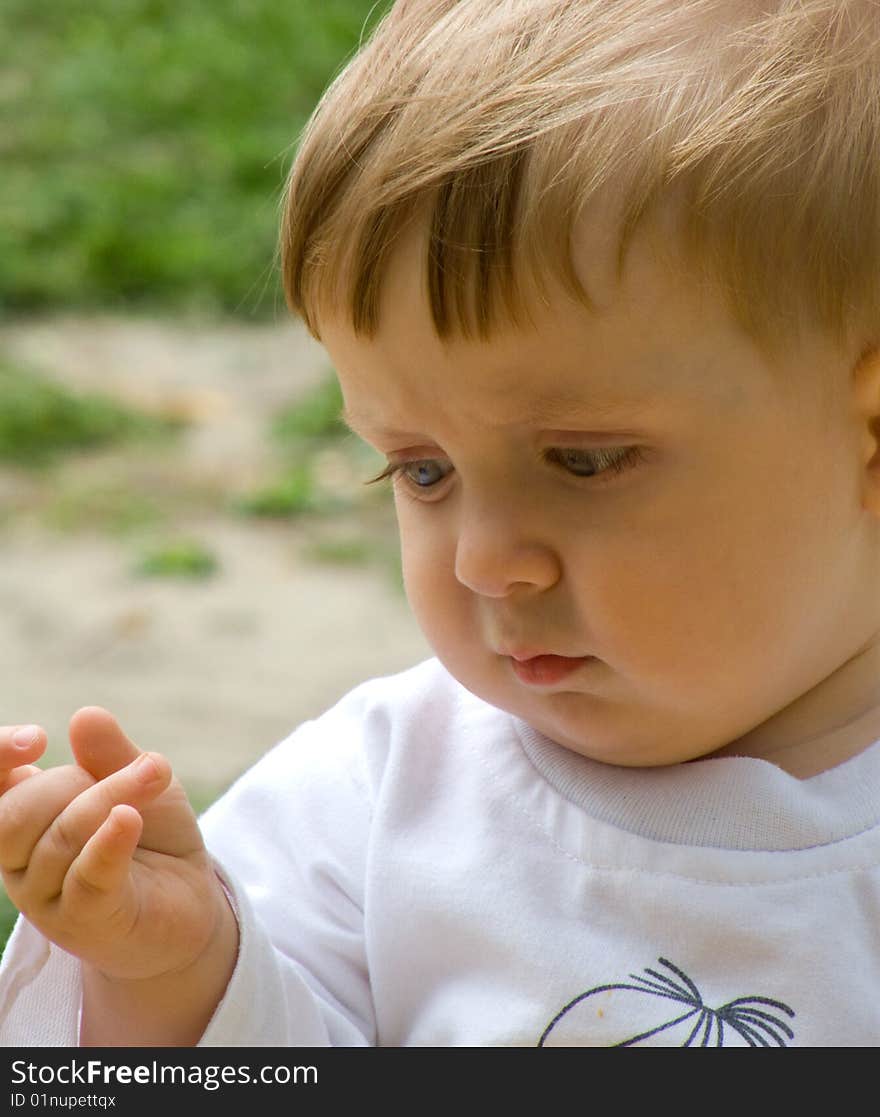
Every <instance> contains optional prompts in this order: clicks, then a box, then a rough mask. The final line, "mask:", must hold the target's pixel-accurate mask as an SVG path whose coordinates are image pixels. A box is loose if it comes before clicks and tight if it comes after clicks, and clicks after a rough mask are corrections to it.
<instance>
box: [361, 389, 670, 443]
mask: <svg viewBox="0 0 880 1117" xmlns="http://www.w3.org/2000/svg"><path fill="white" fill-rule="evenodd" d="M656 404H657V397H656V396H650V397H644V398H641V399H638V400H636V399H632V398H630V399H625V398H620V399H605V400H585V399H584V398H583V397H582V396H551V397H546V398H543V399H539V400H536V401H534V403H532V404H531V405H530V408H529V411H528V414H527V415H526V416H524V417H516V418H514V419H510V420H508V421H506V422H505V423H503V424H499V425H503V426H505V427H510V428H516V427H525V426H531V425H532V424H534V423H538V424H540V425H541V426H546V427H551V428H555V427H557V426H560V427H565V425H566V423H567V422H569V423H570V422H571V420H572V419H575V420H576V421H577V422H578V423H589V422H594V421H598V422H607V421H609V420H612V419H620V420H623V419H627V420H630V421H636V422H638V421H639V420H641V419H642V418H644V417H645V416H646V415H647V414H649V413H653V412H654V411H655V410H656ZM339 417H340V419H341V420H342V422H343V423H345V425H346V426H347V427H348V429H349V430H350V431H352V432H353V433H354V434H358V433H359V432H360V430H362V429H365V430H370V431H372V432H374V433H376V434H383V435H405V434H410V433H412V432H411V431H405V430H403V429H400V428H397V427H392V426H386V425H385V424H384V422H383V421H382V420H381V419H379V418H378V416H377V417H375V418H374V417H373V416H371V415H369V414H367V413H364V414H358V413H357V412H356V411H353V410H350V409H349V408H347V407H345V406H343V408H342V410H341V411H340V414H339Z"/></svg>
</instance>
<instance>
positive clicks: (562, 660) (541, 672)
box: [509, 655, 592, 686]
mask: <svg viewBox="0 0 880 1117" xmlns="http://www.w3.org/2000/svg"><path fill="white" fill-rule="evenodd" d="M509 659H510V664H511V668H512V669H513V673H514V675H516V677H517V678H518V679H519V681H520V682H521V683H525V684H526V686H553V685H554V684H556V683H560V682H562V680H563V679H566V678H567V677H568V676H569V675H571V674H572V672H574V671H577V669H578V668H579V667H583V665H584V664H585V663H589V662H590V660H591V659H592V656H588V655H584V656H567V655H533V656H529V657H527V658H524V657H521V656H516V655H512V656H510V657H509Z"/></svg>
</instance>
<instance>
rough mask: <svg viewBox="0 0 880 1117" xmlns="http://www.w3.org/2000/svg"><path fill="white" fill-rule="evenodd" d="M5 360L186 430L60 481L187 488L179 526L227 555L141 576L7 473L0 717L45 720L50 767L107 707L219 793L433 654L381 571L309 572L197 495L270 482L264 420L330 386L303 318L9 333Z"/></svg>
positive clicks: (121, 554) (2, 483) (282, 547)
mask: <svg viewBox="0 0 880 1117" xmlns="http://www.w3.org/2000/svg"><path fill="white" fill-rule="evenodd" d="M0 352H5V353H7V354H9V355H10V356H13V357H15V358H16V359H18V360H21V361H26V362H28V363H31V364H33V365H34V366H36V367H39V368H40V369H41V370H42V371H44V372H48V373H51V374H52V375H53V376H56V377H58V378H59V379H60V380H62V381H63V382H65V383H67V384H68V385H71V386H73V387H79V388H99V389H101V390H103V391H110V392H113V393H115V394H116V395H117V396H119V397H120V398H122V399H125V400H128V401H130V402H132V403H136V404H138V405H139V406H141V407H145V408H147V409H152V410H157V411H161V412H163V413H166V414H169V413H173V414H179V415H182V416H184V417H185V418H187V419H188V420H189V423H190V426H189V428H188V430H187V432H186V434H185V437H184V438H182V439H181V440H180V442H179V444H178V445H177V446H176V447H175V448H174V449H173V450H168V451H165V452H163V453H162V454H161V455H160V456H159V458H158V459H157V457H156V454H155V451H153V452H152V456H151V455H150V454H147V455H146V456H143V457H142V458H141V459H140V460H139V459H137V456H136V455H135V457H134V459H131V458H127V459H123V458H122V457H120V456H119V455H118V454H117V455H115V456H114V455H113V454H110V455H105V456H103V457H102V456H98V457H97V458H94V459H92V460H84V461H79V462H76V463H73V464H71V465H70V466H69V467H65V471H64V472H63V473H62V475H61V477H62V481H63V482H64V483H67V481H69V480H70V479H71V477H73V475H74V474H77V471H78V475H79V477H80V480H81V481H84V479H85V480H89V481H90V482H91V483H92V484H94V483H95V477H96V474H100V475H102V476H105V477H106V476H107V475H108V474H109V475H116V474H120V473H126V476H128V477H131V476H138V477H139V478H140V480H143V479H144V477H146V478H147V480H150V479H152V480H153V481H154V482H155V483H156V485H157V487H158V488H159V489H162V488H163V486H164V490H165V491H169V489H170V488H173V489H174V490H175V491H176V492H178V493H179V492H186V493H189V494H190V496H191V498H192V499H190V501H189V502H188V503H186V502H184V505H183V507H184V508H185V509H187V511H186V512H185V513H183V514H184V515H185V518H186V519H187V523H186V525H185V526H186V527H187V528H188V529H189V530H190V533H191V534H197V536H198V538H199V540H200V541H202V542H203V543H206V544H207V545H209V546H210V548H211V549H212V550H213V551H214V553H215V554H216V555H217V557H218V559H219V569H218V572H217V574H215V575H214V576H212V577H210V578H208V579H205V580H200V581H180V580H174V579H167V578H163V579H144V578H142V577H137V576H136V575H135V574H134V573H133V571H132V565H131V554H130V549H129V548H130V543H129V542H126V541H125V540H120V539H117V538H113V537H108V536H107V535H106V534H101V533H99V532H94V531H92V532H90V531H87V530H77V531H73V532H70V531H67V532H58V531H57V530H53V529H51V528H50V527H47V526H46V524H45V522H44V518H43V517H41V516H40V515H39V514H38V512H39V508H40V507H41V505H42V504H43V503H45V501H46V499H47V497H46V494H45V492H44V491H43V490H42V489H41V487H40V486H41V485H43V486H44V485H45V482H38V481H34V480H33V479H32V478H30V477H28V476H27V475H25V474H24V473H19V472H17V471H9V470H6V471H2V472H0V507H5V508H6V510H7V517H6V519H5V521H4V522H3V525H2V528H0V542H2V546H3V557H2V562H0V680H2V682H0V690H2V699H3V711H2V715H0V722H2V723H5V724H14V723H20V722H25V721H38V722H40V723H41V724H42V725H43V726H45V728H46V729H47V730H48V732H49V736H50V753H49V759H50V760H51V761H58V760H61V759H64V758H66V756H67V755H68V754H67V736H66V726H67V721H68V719H69V717H70V715H71V714H72V713H73V711H74V710H76V709H78V708H79V707H80V706H83V705H90V704H99V705H103V706H106V707H107V708H109V709H111V710H112V711H113V712H114V713H115V714H116V715H117V716H118V717H119V719H120V721H121V722H122V723H123V725H124V727H125V728H126V730H127V732H128V733H129V735H130V736H131V737H132V738H133V739H134V740H135V741H136V742H137V743H138V744H139V745H140V746H141V747H143V748H150V749H156V750H159V751H162V752H164V753H166V755H168V756H169V757H170V759H171V760H172V762H173V764H174V766H175V769H176V771H177V772H178V774H179V775H180V777H181V778H182V779H183V780H184V782H185V783H186V784H187V786H189V787H190V788H191V789H192V790H193V791H194V792H196V794H198V795H201V796H210V795H212V794H214V793H215V792H216V791H217V790H218V789H221V788H222V787H224V786H226V785H227V784H228V783H229V782H230V781H231V780H232V779H234V777H235V776H236V775H238V774H239V773H240V772H241V771H243V770H244V769H245V768H246V767H247V766H249V765H250V764H251V763H252V762H253V761H254V760H255V759H257V758H258V757H259V756H260V755H261V754H262V753H263V752H264V751H265V750H266V749H267V748H269V747H270V746H271V745H273V744H274V743H275V742H276V741H277V740H279V739H280V738H282V737H283V736H285V735H286V734H287V733H288V732H289V731H290V730H291V729H292V728H293V727H295V726H296V725H297V724H298V723H299V722H301V721H302V720H304V719H306V718H308V717H311V716H313V715H315V714H317V713H319V712H320V711H321V710H323V709H326V708H327V706H328V705H330V704H332V703H333V702H334V701H335V700H336V699H337V698H338V697H340V696H341V695H342V694H343V693H345V691H346V690H348V689H350V688H351V687H352V686H353V685H355V684H356V683H358V682H360V681H362V680H364V679H367V678H369V677H372V676H375V675H380V674H386V673H389V672H393V671H397V670H400V669H402V668H404V667H407V666H409V665H410V664H413V663H416V662H418V661H419V660H420V659H422V658H424V656H425V655H427V654H429V653H428V649H427V646H426V644H425V642H424V639H423V638H422V636H421V634H420V633H419V632H418V630H417V628H416V626H415V623H414V621H413V620H412V618H411V616H410V614H409V611H408V609H407V606H406V603H405V600H404V598H403V595H402V593H401V592H400V590H399V587H397V586H396V585H395V584H394V580H393V578H391V577H390V576H389V574H388V570H387V569H386V568H381V567H379V566H376V565H375V564H366V565H354V566H351V565H347V566H334V565H328V564H322V563H319V562H316V561H314V559H312V558H309V557H306V555H305V553H304V550H303V547H302V533H303V529H302V528H301V527H299V526H298V525H297V524H296V523H277V522H261V521H253V520H242V519H240V518H239V519H236V518H235V517H232V516H230V515H229V514H228V512H226V511H224V510H223V508H222V506H221V502H219V501H217V500H212V499H205V500H199V499H198V497H199V494H201V495H203V496H204V495H206V494H207V496H208V497H211V496H214V497H216V496H217V494H218V493H225V492H234V491H245V490H246V489H247V488H248V487H249V486H253V485H254V484H256V483H258V482H259V481H260V479H261V478H262V479H265V477H266V475H267V470H268V469H269V468H270V464H271V463H270V457H271V452H270V449H269V446H268V441H267V437H266V425H267V421H268V419H269V418H270V417H271V415H272V414H274V413H275V412H276V411H277V410H278V408H279V407H281V406H283V405H284V404H286V403H288V402H290V401H291V400H293V399H295V398H296V396H297V394H299V393H301V392H303V391H305V390H306V389H308V388H309V387H310V386H312V385H314V384H315V383H317V382H318V381H319V380H320V378H321V377H322V376H323V375H325V374H326V370H327V363H326V358H325V356H324V354H323V351H322V350H321V349H320V347H319V346H317V345H316V344H315V343H314V342H313V341H312V340H311V339H310V338H309V337H308V335H307V334H306V333H305V331H304V330H302V329H301V328H300V327H299V326H298V325H297V324H295V323H288V324H284V325H279V326H271V325H270V326H259V327H257V326H234V325H229V326H223V327H220V328H217V327H215V326H198V325H195V326H186V325H183V324H180V323H177V324H173V323H172V324H168V323H163V322H157V321H145V320H140V319H136V320H118V319H101V318H97V319H81V318H67V319H60V320H52V321H42V322H29V323H12V324H6V325H3V326H2V327H0ZM132 462H133V463H134V464H132ZM126 471H127V472H126ZM68 473H69V474H70V476H68ZM60 483H62V482H60V481H56V482H55V484H56V485H57V484H60ZM10 509H11V510H12V511H13V512H14V514H10V512H9V510H10ZM178 514H179V515H180V514H181V513H178ZM387 530H389V531H390V530H391V528H390V527H389V528H388V529H387Z"/></svg>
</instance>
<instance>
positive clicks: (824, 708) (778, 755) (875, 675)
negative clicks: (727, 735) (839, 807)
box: [711, 634, 880, 779]
mask: <svg viewBox="0 0 880 1117" xmlns="http://www.w3.org/2000/svg"><path fill="white" fill-rule="evenodd" d="M877 740H880V634H878V635H875V636H873V637H872V638H871V640H870V641H869V642H868V643H867V644H865V645H864V646H863V647H861V648H860V649H859V650H858V651H857V652H856V654H855V655H853V656H852V657H851V658H850V659H848V660H846V661H845V662H844V663H842V664H841V665H840V667H838V668H837V669H836V670H835V671H834V672H833V673H832V674H831V675H829V676H828V677H827V678H825V679H823V680H822V682H821V683H819V684H818V685H817V686H814V687H813V688H811V689H810V690H808V691H807V692H806V693H805V694H802V695H801V696H800V697H798V698H797V699H795V700H794V701H793V702H792V703H791V704H790V705H788V706H786V707H785V708H784V709H782V710H780V711H779V712H778V713H777V714H775V715H774V716H773V717H772V718H770V719H769V720H767V721H765V722H763V723H762V724H761V725H759V726H757V727H756V728H755V729H753V730H751V731H750V732H748V733H746V734H744V735H743V736H742V737H740V738H738V739H737V740H736V741H732V742H731V743H730V744H729V745H725V746H724V748H721V749H718V751H717V752H714V753H712V754H711V755H712V756H750V757H754V758H756V759H760V760H766V761H768V762H769V763H771V764H775V765H776V766H777V767H779V768H781V769H783V770H784V771H786V772H788V773H789V775H792V776H795V777H796V778H798V779H809V778H810V777H811V776H816V775H819V773H821V772H825V771H827V770H828V769H829V768H834V767H836V766H837V765H838V764H842V763H843V762H844V761H846V760H849V759H850V757H853V756H856V755H858V753H860V752H862V751H863V750H864V749H866V748H868V747H869V746H870V745H872V744H874V742H875V741H877Z"/></svg>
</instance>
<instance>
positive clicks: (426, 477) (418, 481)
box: [399, 458, 452, 489]
mask: <svg viewBox="0 0 880 1117" xmlns="http://www.w3.org/2000/svg"><path fill="white" fill-rule="evenodd" d="M451 471H452V466H450V465H444V463H443V462H440V461H437V459H436V458H425V459H424V460H423V461H417V462H406V463H405V464H403V465H401V466H400V467H399V472H400V473H402V474H403V476H404V477H406V479H407V480H408V481H411V482H412V484H413V485H418V487H419V488H420V489H429V488H430V487H431V486H432V485H436V484H437V483H438V482H440V481H442V480H443V478H444V477H446V476H447V475H448V474H449V473H450V472H451Z"/></svg>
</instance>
